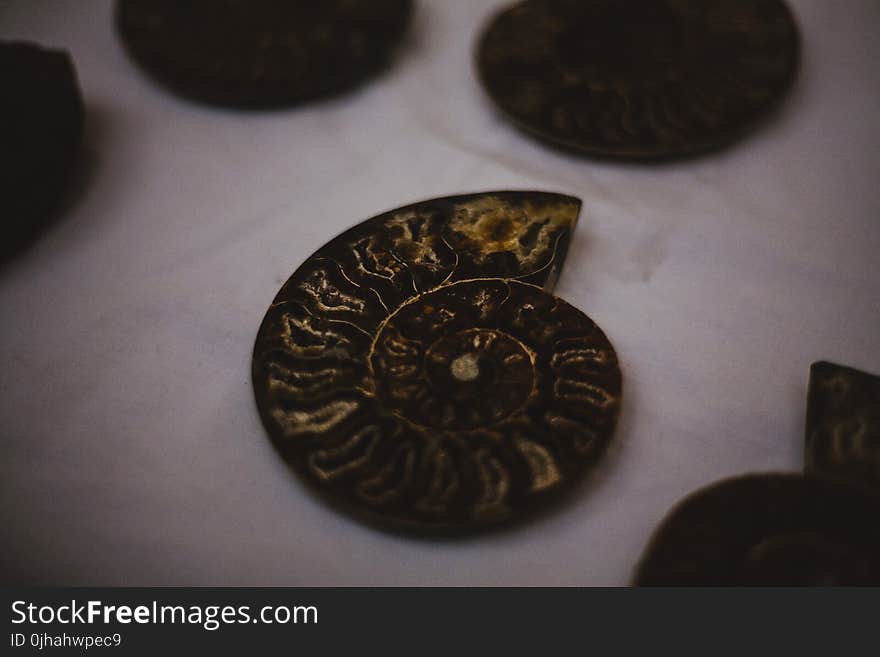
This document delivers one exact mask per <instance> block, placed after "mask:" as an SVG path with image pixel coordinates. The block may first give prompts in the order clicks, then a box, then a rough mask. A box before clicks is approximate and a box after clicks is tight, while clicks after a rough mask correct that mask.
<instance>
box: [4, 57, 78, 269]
mask: <svg viewBox="0 0 880 657" xmlns="http://www.w3.org/2000/svg"><path fill="white" fill-rule="evenodd" d="M0 81H2V84H3V96H2V99H0V143H2V145H3V146H2V148H0V181H2V185H3V221H2V231H3V240H2V246H0V255H2V256H7V255H10V254H11V253H12V252H13V251H15V250H16V249H17V248H18V247H20V246H22V245H23V244H25V243H27V242H28V241H29V240H30V239H31V238H32V237H33V236H34V235H35V234H36V233H37V232H38V231H39V229H40V227H42V226H43V225H44V224H45V222H46V220H47V219H49V218H50V217H51V215H52V211H53V210H54V209H55V208H56V206H57V205H58V203H59V201H60V199H61V196H62V194H63V192H64V190H65V189H66V187H67V182H68V179H69V178H70V175H71V173H72V170H73V168H74V165H75V163H76V160H77V155H78V153H79V147H80V143H81V141H82V133H83V121H84V114H85V111H84V109H83V102H82V98H81V97H80V93H79V87H78V85H77V81H76V72H75V70H74V67H73V62H72V61H71V59H70V56H69V55H68V54H67V53H66V52H64V51H61V50H48V49H44V48H41V47H39V46H37V45H34V44H30V43H23V42H2V43H0Z"/></svg>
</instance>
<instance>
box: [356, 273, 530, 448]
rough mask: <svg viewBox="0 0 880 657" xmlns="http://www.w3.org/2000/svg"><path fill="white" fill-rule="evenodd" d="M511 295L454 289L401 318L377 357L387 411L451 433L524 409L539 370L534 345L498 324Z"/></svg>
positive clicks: (471, 287) (382, 336)
mask: <svg viewBox="0 0 880 657" xmlns="http://www.w3.org/2000/svg"><path fill="white" fill-rule="evenodd" d="M503 290H506V288H505V287H504V285H503V284H501V285H500V286H497V289H495V288H492V287H491V286H490V287H489V288H487V289H482V288H481V286H480V285H478V284H468V285H466V286H462V285H456V286H450V289H446V290H441V291H437V292H434V293H431V294H428V295H425V296H424V297H422V299H420V300H419V302H417V303H413V304H409V305H407V306H405V307H404V308H402V309H401V310H399V311H398V312H397V313H395V314H394V315H393V316H392V317H391V318H390V319H389V321H388V322H387V323H386V324H385V326H384V327H383V328H382V330H381V331H380V333H379V335H378V336H377V339H376V341H375V346H374V349H373V351H372V353H371V355H370V363H371V366H372V370H373V379H374V382H375V386H376V393H377V396H378V397H379V398H380V399H381V400H382V402H383V405H384V406H385V408H388V409H390V410H392V411H393V412H394V413H395V414H396V415H398V416H400V417H404V418H406V419H407V420H409V421H410V422H412V423H414V424H418V425H420V426H423V427H431V428H434V429H443V430H450V431H459V430H471V429H477V428H480V427H487V426H490V425H492V424H495V423H497V422H500V421H501V420H503V419H504V418H506V417H508V416H509V415H510V414H512V413H514V412H516V411H517V410H518V409H520V408H521V407H522V406H523V404H524V403H525V402H526V401H527V400H528V398H529V396H530V395H531V394H532V391H533V388H534V385H535V372H534V364H533V357H532V354H531V352H530V350H529V348H528V347H526V346H525V345H524V344H523V343H522V342H521V341H520V340H519V339H518V338H516V337H514V336H513V335H511V334H510V333H508V332H506V331H504V330H502V329H501V328H498V327H497V326H492V324H493V322H492V321H491V317H492V315H493V314H494V312H495V311H494V310H491V309H494V307H495V304H497V303H500V301H501V300H503V298H504V296H503V294H502V291H503ZM496 297H497V299H496ZM480 324H488V325H483V326H481V325H480Z"/></svg>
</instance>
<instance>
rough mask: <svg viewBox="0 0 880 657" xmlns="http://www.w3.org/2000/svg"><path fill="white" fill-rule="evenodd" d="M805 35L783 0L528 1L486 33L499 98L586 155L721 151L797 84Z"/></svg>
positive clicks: (509, 110) (484, 44) (514, 114)
mask: <svg viewBox="0 0 880 657" xmlns="http://www.w3.org/2000/svg"><path fill="white" fill-rule="evenodd" d="M798 43H799V40H798V32H797V28H796V25H795V23H794V20H793V18H792V15H791V13H790V12H789V10H788V8H787V7H786V5H785V4H784V3H783V2H781V0H627V2H620V1H619V0H527V1H526V2H520V3H519V4H517V5H515V6H513V7H512V8H510V9H508V10H506V11H504V12H502V13H501V14H499V15H498V16H497V17H496V18H495V19H494V20H493V21H492V23H491V24H490V25H489V27H488V29H487V30H486V31H485V33H484V34H483V36H482V40H481V42H480V44H479V48H478V69H479V74H480V77H481V79H482V82H483V85H484V86H485V87H486V89H487V90H488V92H489V94H490V96H491V97H492V99H493V100H494V102H495V103H496V104H497V105H498V106H499V107H500V108H501V109H502V110H503V111H504V112H505V113H506V114H507V115H508V116H509V117H510V118H511V119H513V121H515V122H516V123H517V124H518V125H519V126H520V127H522V128H524V129H526V130H527V131H529V132H531V133H532V134H534V135H536V136H538V137H539V138H542V139H545V140H547V141H550V142H553V143H554V144H556V145H559V146H562V147H564V148H568V149H573V150H577V151H580V152H583V153H587V154H591V155H598V156H607V157H620V158H632V159H643V158H644V159H647V158H661V157H675V156H681V155H687V154H692V153H696V152H700V151H705V150H709V149H711V148H714V147H718V146H722V145H724V144H726V143H728V142H730V141H732V140H733V139H735V138H736V137H738V136H739V135H740V134H741V133H742V132H744V131H745V130H746V129H747V128H748V127H750V126H751V125H752V124H753V123H754V122H755V121H756V120H757V119H758V118H759V117H760V116H761V115H762V114H764V113H765V112H766V111H767V110H768V109H769V108H770V107H771V106H773V105H774V104H775V103H776V102H777V101H778V100H779V99H780V98H781V97H782V96H783V93H784V92H785V91H786V90H787V88H788V87H789V86H790V84H791V82H792V80H793V78H794V75H795V71H796V68H797V61H798V50H799V46H798Z"/></svg>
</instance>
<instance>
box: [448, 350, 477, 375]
mask: <svg viewBox="0 0 880 657" xmlns="http://www.w3.org/2000/svg"><path fill="white" fill-rule="evenodd" d="M449 371H450V372H451V373H452V376H454V377H455V378H456V379H458V380H459V381H473V380H474V379H477V378H479V376H480V361H479V360H478V359H477V357H476V356H475V355H474V354H462V355H461V356H459V357H458V358H456V359H455V360H453V361H452V364H451V365H450V366H449Z"/></svg>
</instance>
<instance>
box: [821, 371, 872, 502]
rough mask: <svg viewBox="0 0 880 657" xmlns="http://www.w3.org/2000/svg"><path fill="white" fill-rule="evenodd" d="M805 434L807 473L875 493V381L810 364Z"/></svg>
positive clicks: (848, 372)
mask: <svg viewBox="0 0 880 657" xmlns="http://www.w3.org/2000/svg"><path fill="white" fill-rule="evenodd" d="M806 433H807V436H806V444H807V450H806V468H807V471H808V472H814V473H816V474H824V475H831V476H836V477H843V478H847V479H851V480H853V481H858V482H862V483H865V484H869V485H873V486H875V487H878V488H880V377H878V376H873V375H871V374H868V373H867V372H861V371H859V370H856V369H853V368H851V367H844V366H842V365H835V364H834V363H828V362H818V363H813V365H812V367H811V368H810V388H809V392H808V396H807V428H806Z"/></svg>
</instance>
